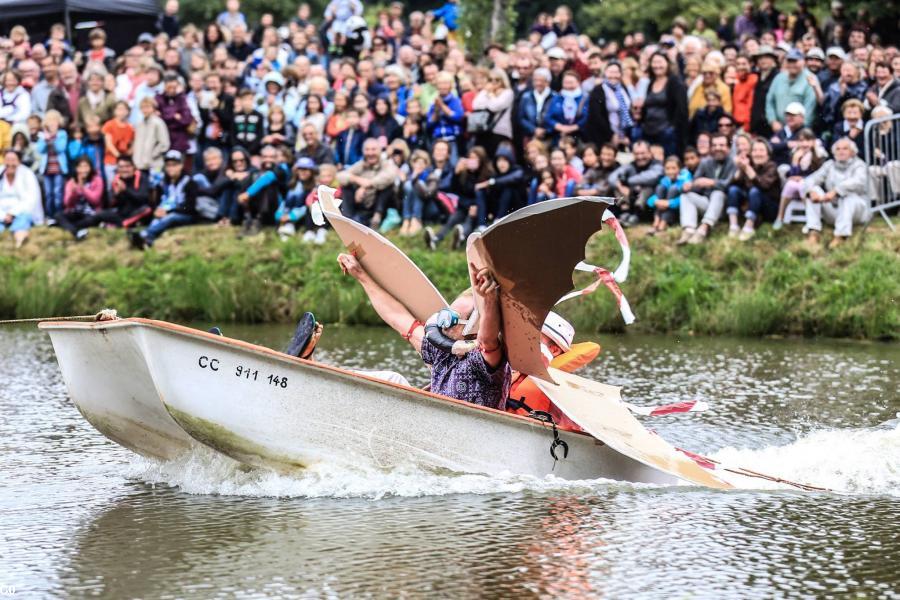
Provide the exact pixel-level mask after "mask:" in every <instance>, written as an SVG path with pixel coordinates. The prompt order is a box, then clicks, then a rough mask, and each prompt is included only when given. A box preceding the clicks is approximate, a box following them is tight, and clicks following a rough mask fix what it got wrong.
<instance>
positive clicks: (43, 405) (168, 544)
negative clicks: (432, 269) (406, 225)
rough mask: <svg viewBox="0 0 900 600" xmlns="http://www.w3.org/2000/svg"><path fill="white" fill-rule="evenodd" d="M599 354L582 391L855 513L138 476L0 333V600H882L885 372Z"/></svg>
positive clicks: (350, 477) (367, 336) (470, 488)
mask: <svg viewBox="0 0 900 600" xmlns="http://www.w3.org/2000/svg"><path fill="white" fill-rule="evenodd" d="M224 329H225V333H226V334H227V335H231V336H233V337H238V338H242V339H248V340H250V341H256V342H260V343H263V344H265V345H268V346H270V347H274V348H281V347H282V346H283V345H284V344H285V343H286V341H287V340H288V338H289V336H290V329H289V328H284V327H253V328H241V327H238V326H226V327H225V328H224ZM600 341H601V342H602V343H603V345H604V353H603V354H602V355H601V359H600V360H599V362H598V363H597V364H596V365H595V366H593V367H591V371H590V373H589V375H590V376H592V377H595V378H601V379H607V380H613V382H614V383H617V384H620V385H624V386H625V391H626V394H627V396H628V397H629V399H631V400H632V401H634V402H638V403H647V404H660V403H664V402H673V401H678V400H685V399H692V398H703V399H705V400H707V401H708V402H710V404H712V407H713V410H711V411H709V412H707V413H701V414H697V415H682V416H677V417H669V418H661V419H658V420H654V421H653V422H652V427H653V428H654V429H656V430H657V431H659V432H660V433H661V434H662V435H664V436H665V437H667V438H670V439H673V440H674V441H675V442H676V443H678V444H680V445H684V446H687V447H690V448H696V449H698V450H700V451H704V452H724V453H726V454H727V453H728V452H731V453H733V454H736V455H737V456H740V457H744V458H747V457H755V458H758V459H760V460H764V461H766V464H767V466H769V465H772V466H777V463H778V461H779V460H781V462H786V463H791V462H792V461H793V462H795V463H796V465H795V467H796V468H798V469H799V468H803V469H806V470H812V469H814V468H820V469H821V470H822V475H823V476H825V475H827V476H828V477H832V478H841V477H843V478H844V479H843V481H844V483H847V486H846V487H847V489H851V490H854V491H856V492H857V493H859V492H862V493H864V495H834V494H801V493H794V492H777V493H776V492H765V491H759V492H747V491H745V492H735V493H722V492H711V491H706V490H700V489H695V488H686V487H685V488H658V487H652V486H630V485H622V484H611V483H608V482H580V483H561V482H554V481H552V480H547V481H543V480H542V481H531V482H529V481H524V480H521V479H516V478H510V479H508V480H495V479H490V478H479V477H477V476H453V475H447V474H441V475H435V474H428V473H422V472H411V473H402V472H401V473H391V474H389V475H387V474H382V475H379V474H378V473H374V474H373V473H368V474H366V475H365V477H360V476H359V474H356V473H350V472H323V473H320V474H318V475H317V477H310V478H307V479H302V478H301V479H296V480H291V479H290V478H281V479H279V478H271V477H268V478H267V476H265V475H264V474H260V473H252V472H250V473H245V472H239V471H236V470H235V469H234V468H233V466H228V465H223V464H217V463H210V462H209V461H206V462H204V461H203V460H199V459H198V460H195V461H185V462H184V463H177V464H170V465H168V466H162V467H160V466H152V465H149V463H146V461H140V460H136V459H134V458H133V457H132V456H131V455H130V453H129V452H128V451H126V450H124V449H121V448H119V447H118V446H115V445H114V444H112V443H111V442H108V441H107V440H105V439H104V438H103V437H102V436H100V435H99V434H98V433H96V432H95V431H94V430H93V429H91V428H90V426H89V425H88V424H87V423H86V422H84V421H83V420H82V419H81V417H80V416H79V415H78V413H77V411H76V410H75V409H74V408H73V407H72V406H71V404H70V403H69V401H68V399H67V398H66V394H65V389H64V386H63V383H62V381H61V379H60V377H59V371H58V368H57V366H56V364H55V359H54V357H53V353H52V348H51V347H50V344H49V341H48V340H47V338H46V337H45V336H43V335H42V334H40V333H38V332H35V331H33V330H22V329H20V330H8V329H7V330H0V415H2V418H0V461H2V462H0V464H2V465H3V467H2V470H0V586H4V585H15V586H16V588H17V590H18V591H20V592H22V593H23V595H24V597H31V596H61V595H64V594H68V595H77V596H81V595H103V596H106V597H111V598H126V597H147V598H156V597H194V598H208V597H219V596H229V597H231V596H238V597H260V596H291V595H294V596H310V595H311V596H329V595H340V596H361V595H369V596H377V597H395V596H409V595H411V596H426V595H427V596H453V597H475V596H517V597H518V596H522V597H534V596H553V597H560V596H564V597H589V598H594V597H598V596H606V597H613V598H618V597H633V596H647V597H686V596H700V597H740V598H748V597H772V596H778V597H790V596H794V597H800V596H810V595H813V596H824V595H828V594H833V595H856V594H862V595H867V596H871V597H876V596H882V597H889V596H891V594H896V593H897V591H898V574H897V573H898V569H897V559H896V557H897V556H900V536H898V535H897V531H898V530H897V523H898V522H900V506H898V504H900V503H898V502H897V501H896V497H897V496H898V495H900V475H898V473H900V465H898V456H900V445H898V442H900V428H898V425H897V421H893V422H890V423H886V422H888V421H891V420H892V419H895V415H896V413H897V412H898V411H900V398H898V396H897V389H898V383H900V374H898V371H897V365H898V364H900V348H898V347H897V346H887V345H874V344H866V345H863V344H849V343H834V342H796V341H778V342H773V341H746V340H737V341H736V340H709V339H702V340H694V339H686V340H677V339H671V338H660V337H640V336H625V337H615V338H612V337H606V338H602V339H601V340H600ZM318 358H319V359H320V360H324V361H327V362H332V363H338V364H343V365H347V366H351V367H355V368H376V367H378V368H392V369H396V370H399V371H402V372H403V373H404V374H405V375H407V376H408V377H410V378H411V380H412V381H414V382H415V383H423V382H424V381H425V378H426V376H427V374H426V372H425V370H424V369H423V368H422V367H421V364H420V363H419V361H418V360H417V359H416V357H415V355H414V354H413V353H412V351H411V350H410V349H409V348H408V346H407V345H405V344H403V343H402V342H401V341H400V340H399V339H398V338H397V337H396V336H395V335H393V334H391V333H390V332H388V331H386V330H383V329H353V328H339V327H329V328H327V329H326V332H325V336H324V337H323V340H322V344H321V349H320V352H319V354H318ZM798 435H803V436H804V439H803V440H802V441H801V442H795V440H796V439H797V436H798ZM785 444H791V445H790V446H789V447H788V448H786V449H785V448H782V449H778V448H776V447H777V446H784V445H785ZM727 446H733V447H735V448H744V450H738V449H735V450H728V451H724V450H723V448H725V447H727ZM800 457H802V458H803V460H799V458H800ZM862 463H865V464H862ZM826 471H827V473H826ZM215 477H218V478H219V479H220V481H210V478H215ZM851 483H853V485H850V484H851ZM170 484H177V485H178V486H180V487H173V485H170ZM185 489H188V490H193V491H195V492H196V493H186V492H185V491H183V490H185ZM223 494H240V495H223ZM272 495H274V496H280V497H278V498H276V497H265V496H272ZM335 496H349V497H335Z"/></svg>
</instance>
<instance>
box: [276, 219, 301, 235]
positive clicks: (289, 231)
mask: <svg viewBox="0 0 900 600" xmlns="http://www.w3.org/2000/svg"><path fill="white" fill-rule="evenodd" d="M295 233H297V228H296V227H294V224H293V223H290V222H289V223H285V224H284V225H282V226H281V227H279V228H278V235H280V236H282V237H284V236H289V235H294V234H295Z"/></svg>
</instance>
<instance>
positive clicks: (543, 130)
mask: <svg viewBox="0 0 900 600" xmlns="http://www.w3.org/2000/svg"><path fill="white" fill-rule="evenodd" d="M551 80H552V76H551V75H550V70H549V69H545V68H540V69H535V70H534V74H533V75H532V76H531V82H532V85H531V87H530V88H528V89H527V90H525V92H524V93H523V94H522V96H521V98H520V100H519V107H518V112H517V114H516V117H517V121H518V125H519V131H520V132H521V134H522V137H523V145H524V144H527V143H528V142H529V141H530V140H532V139H535V138H536V139H539V140H542V139H544V138H545V137H547V125H546V123H545V121H546V117H547V112H548V111H549V109H550V105H551V104H553V99H554V98H556V92H554V91H553V90H552V89H550V82H551Z"/></svg>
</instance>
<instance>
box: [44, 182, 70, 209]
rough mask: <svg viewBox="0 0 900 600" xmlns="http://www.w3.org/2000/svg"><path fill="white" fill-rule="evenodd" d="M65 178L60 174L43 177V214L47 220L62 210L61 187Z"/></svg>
mask: <svg viewBox="0 0 900 600" xmlns="http://www.w3.org/2000/svg"><path fill="white" fill-rule="evenodd" d="M65 182H66V180H65V177H63V175H62V173H59V174H57V175H44V214H45V215H47V218H48V219H49V218H52V217H53V215H55V214H56V213H58V212H59V211H61V210H62V209H63V186H65Z"/></svg>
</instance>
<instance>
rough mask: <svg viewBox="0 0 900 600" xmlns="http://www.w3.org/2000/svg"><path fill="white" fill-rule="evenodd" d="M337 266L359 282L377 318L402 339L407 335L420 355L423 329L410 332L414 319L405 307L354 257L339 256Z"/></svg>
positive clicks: (348, 255)
mask: <svg viewBox="0 0 900 600" xmlns="http://www.w3.org/2000/svg"><path fill="white" fill-rule="evenodd" d="M338 264H340V265H341V269H342V270H343V271H344V272H345V273H347V274H348V275H350V276H352V277H353V278H354V279H356V280H357V281H358V282H359V284H360V285H361V286H362V288H363V290H365V292H366V295H367V296H368V297H369V302H371V303H372V307H373V308H374V309H375V312H377V313H378V316H379V317H381V318H382V320H383V321H384V322H385V323H387V324H388V325H389V326H390V327H391V328H392V329H393V330H394V331H396V332H397V333H399V334H400V335H402V336H403V337H404V338H405V337H407V335H408V334H409V338H408V339H409V343H410V344H412V346H413V348H415V349H416V352H419V353H421V351H422V336H423V335H424V332H425V329H424V328H423V327H422V326H421V325H419V326H418V327H414V329H413V330H412V331H411V330H410V328H411V327H413V324H414V323H416V318H415V317H414V316H412V314H411V313H410V312H409V311H408V310H407V309H406V307H405V306H403V305H402V304H401V303H400V302H399V301H398V300H397V299H396V298H394V297H393V296H391V295H390V294H389V293H387V292H386V291H385V289H384V288H383V287H381V286H380V285H378V283H376V281H375V280H374V279H372V278H371V277H370V276H369V274H368V273H366V270H365V269H363V267H362V265H361V264H359V261H358V260H356V257H355V256H352V255H350V254H339V255H338Z"/></svg>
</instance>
